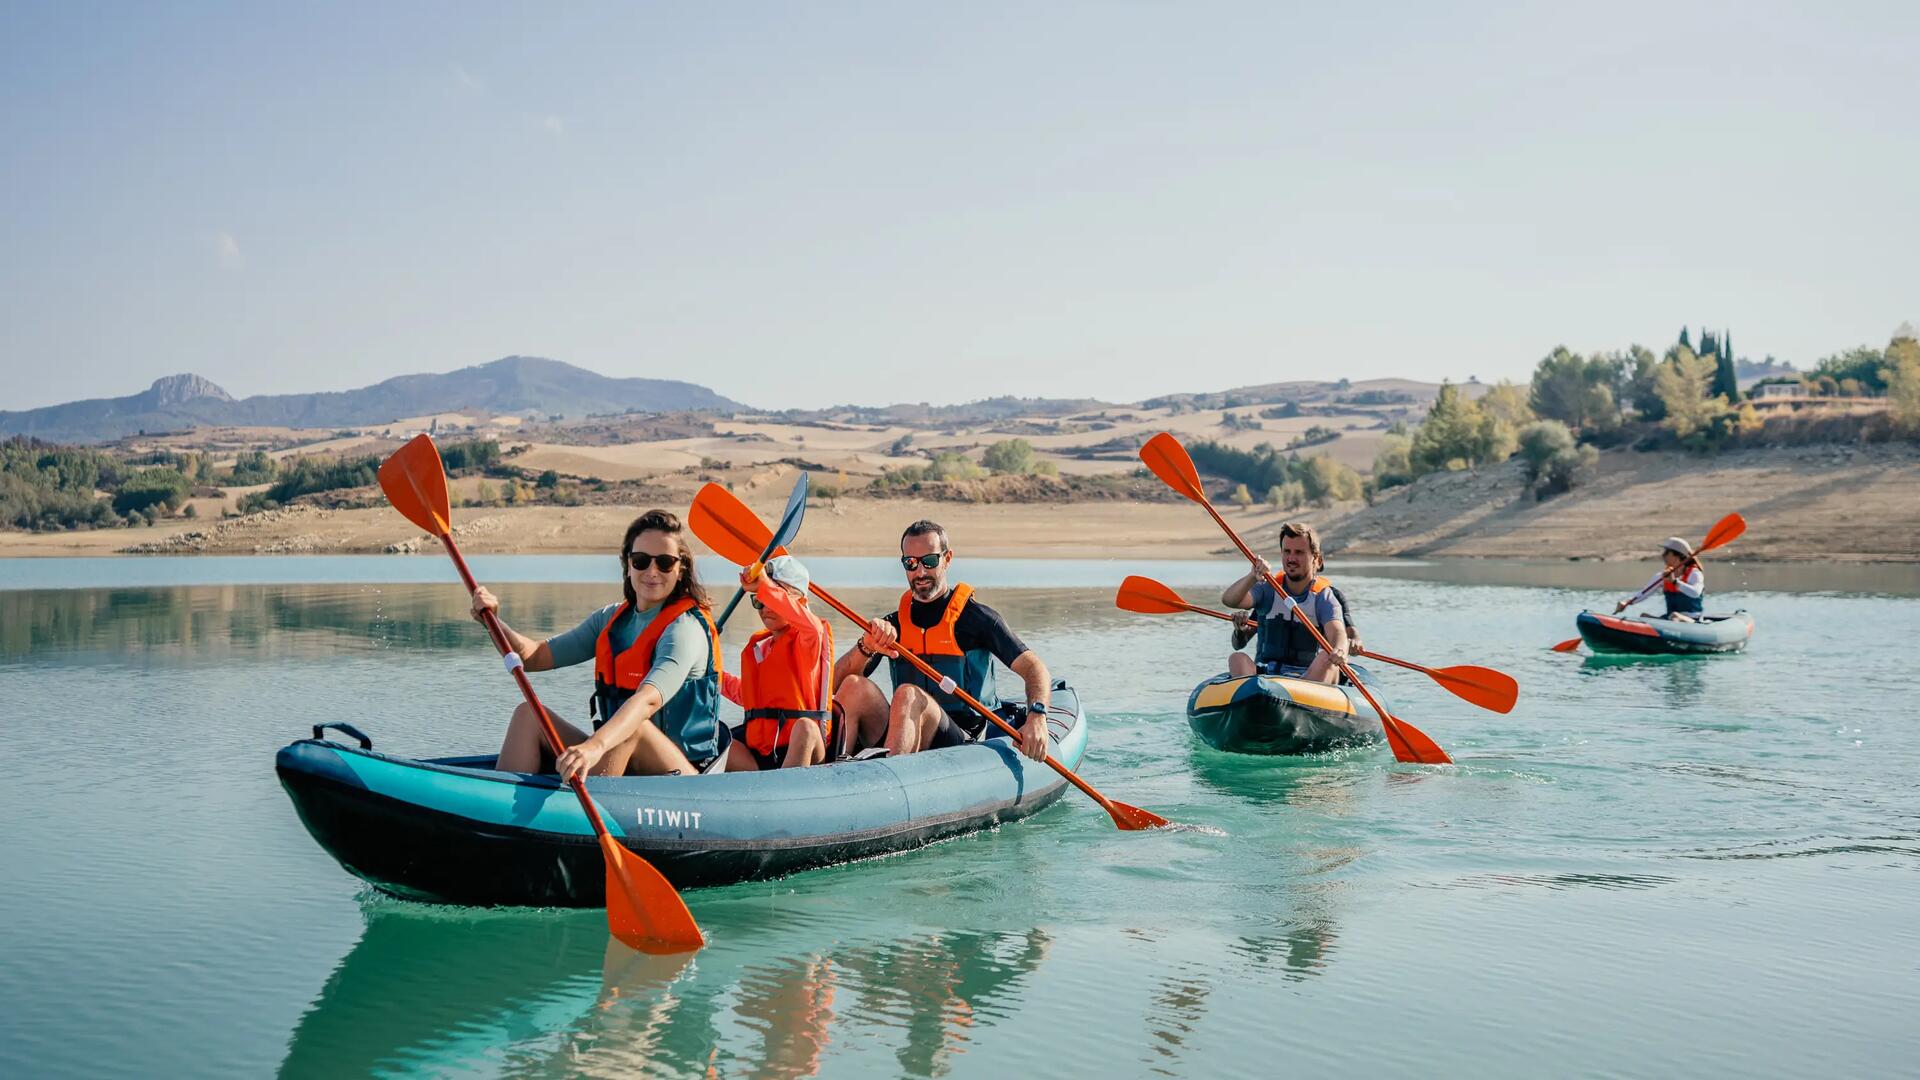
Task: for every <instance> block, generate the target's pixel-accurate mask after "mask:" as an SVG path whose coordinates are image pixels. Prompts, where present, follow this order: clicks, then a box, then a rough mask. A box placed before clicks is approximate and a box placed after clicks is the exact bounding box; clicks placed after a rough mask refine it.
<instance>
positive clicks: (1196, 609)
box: [1180, 604, 1440, 679]
mask: <svg viewBox="0 0 1920 1080" xmlns="http://www.w3.org/2000/svg"><path fill="white" fill-rule="evenodd" d="M1180 606H1181V607H1182V608H1183V609H1185V610H1187V611H1191V612H1193V613H1194V614H1195V615H1206V616H1208V617H1210V618H1215V619H1222V620H1224V621H1226V622H1233V621H1234V618H1233V616H1232V615H1229V614H1228V613H1226V612H1224V611H1215V610H1213V609H1212V608H1204V607H1200V606H1199V605H1197V604H1181V605H1180ZM1353 655H1355V656H1364V657H1366V658H1367V659H1369V660H1378V661H1380V662H1381V663H1383V664H1392V665H1394V666H1395V667H1403V668H1406V669H1407V670H1408V671H1417V672H1419V673H1420V674H1422V675H1426V676H1430V677H1432V678H1435V679H1437V678H1439V677H1440V673H1439V672H1437V671H1435V670H1433V669H1432V668H1430V667H1425V666H1423V665H1420V664H1416V663H1414V662H1413V661H1411V660H1396V659H1394V658H1393V657H1391V656H1382V655H1380V654H1379V653H1377V652H1368V651H1367V650H1365V649H1355V650H1353Z"/></svg>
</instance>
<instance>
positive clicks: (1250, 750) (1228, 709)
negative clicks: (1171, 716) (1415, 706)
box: [1187, 675, 1386, 756]
mask: <svg viewBox="0 0 1920 1080" xmlns="http://www.w3.org/2000/svg"><path fill="white" fill-rule="evenodd" d="M1369 689H1373V688H1372V687H1369ZM1375 692H1376V693H1378V691H1375ZM1382 704H1384V702H1382ZM1187 724H1188V726H1190V727H1192V728H1193V733H1194V734H1195V735H1196V736H1198V737H1199V738H1200V741H1201V742H1203V743H1206V744H1207V745H1208V746H1210V747H1212V748H1214V749H1215V750H1223V751H1226V752H1228V753H1233V754H1256V755H1261V756H1282V755H1298V754H1319V753H1325V752H1327V751H1330V750H1339V749H1342V748H1345V747H1350V746H1364V745H1367V744H1369V743H1375V742H1379V741H1381V740H1383V739H1384V738H1385V737H1386V735H1385V732H1383V731H1382V730H1381V728H1380V718H1379V717H1378V716H1376V715H1374V712H1373V709H1372V707H1371V706H1369V705H1368V704H1367V703H1366V699H1364V698H1362V697H1361V696H1360V695H1359V694H1358V693H1356V692H1355V691H1354V690H1352V689H1351V688H1349V687H1345V686H1328V685H1327V684H1325V683H1318V682H1308V681H1306V680H1304V679H1292V678H1287V677H1285V676H1280V675H1244V676H1233V675H1216V676H1214V677H1213V678H1211V679H1208V680H1207V681H1206V682H1203V683H1201V684H1200V685H1199V686H1196V687H1194V688H1193V693H1192V694H1190V695H1188V697H1187Z"/></svg>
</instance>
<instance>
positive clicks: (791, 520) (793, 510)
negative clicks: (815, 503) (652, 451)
mask: <svg viewBox="0 0 1920 1080" xmlns="http://www.w3.org/2000/svg"><path fill="white" fill-rule="evenodd" d="M700 512H701V510H700V504H699V503H698V502H695V503H694V504H693V509H692V510H690V511H688V512H687V517H688V519H689V521H690V522H691V519H692V518H693V517H694V516H695V515H696V514H699V513H700ZM806 516H807V471H806V470H805V469H802V470H800V478H799V479H798V480H795V481H794V482H793V493H792V494H790V495H788V496H787V510H786V513H784V514H781V515H780V527H779V528H777V529H775V530H773V536H772V537H771V538H770V539H769V540H768V541H767V546H766V547H765V548H764V549H762V550H761V552H760V558H759V560H758V562H763V563H764V562H766V561H767V560H768V559H771V558H773V557H774V556H775V555H776V554H778V553H779V551H780V549H781V548H783V547H786V546H787V545H788V544H791V543H793V538H794V537H796V536H798V535H800V519H802V518H804V517H806ZM688 527H689V528H692V529H693V535H695V536H699V535H700V529H699V527H698V526H695V525H692V524H691V523H689V526H688ZM709 546H711V545H709ZM745 595H747V587H746V586H745V585H742V586H740V587H739V588H737V589H735V590H733V599H731V600H729V601H727V610H725V611H722V612H721V613H720V618H719V619H718V620H717V621H716V622H715V623H714V624H713V631H714V633H716V634H717V633H719V632H720V631H722V630H725V629H726V628H727V620H728V619H729V618H731V617H732V616H733V609H734V608H737V607H739V606H740V598H741V597H743V596H745Z"/></svg>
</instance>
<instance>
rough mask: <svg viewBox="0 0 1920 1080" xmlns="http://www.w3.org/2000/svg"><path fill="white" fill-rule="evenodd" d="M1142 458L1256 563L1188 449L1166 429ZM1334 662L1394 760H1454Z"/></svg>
mask: <svg viewBox="0 0 1920 1080" xmlns="http://www.w3.org/2000/svg"><path fill="white" fill-rule="evenodd" d="M1140 460H1141V461H1142V462H1144V463H1145V464H1146V466H1147V468H1148V469H1150V470H1152V472H1153V475H1155V476H1158V477H1159V478H1160V479H1161V480H1162V481H1163V482H1164V483H1165V484H1166V485H1167V486H1168V487H1170V488H1172V489H1173V490H1175V491H1177V492H1179V493H1180V494H1182V495H1185V496H1186V497H1187V498H1188V499H1190V500H1192V501H1193V502H1196V503H1199V504H1200V506H1201V508H1202V509H1204V510H1206V512H1207V514H1208V515H1209V516H1211V517H1212V518H1213V521H1214V524H1216V525H1218V526H1220V531H1222V532H1224V533H1226V534H1227V539H1229V540H1231V541H1233V546H1234V547H1237V548H1239V549H1240V554H1242V555H1244V556H1246V559H1247V562H1249V563H1252V562H1253V549H1251V548H1249V547H1247V545H1246V542H1245V541H1243V540H1241V539H1240V534H1239V533H1236V532H1234V531H1233V526H1231V525H1229V524H1227V521H1226V519H1225V518H1223V517H1221V516H1220V511H1218V510H1215V509H1214V508H1213V503H1212V502H1211V501H1209V500H1208V499H1207V492H1206V489H1205V488H1203V487H1201V486H1200V470H1198V469H1196V468H1194V467H1193V459H1192V458H1191V457H1188V456H1187V448H1186V447H1184V446H1181V445H1180V440H1179V439H1176V438H1174V437H1173V436H1172V435H1170V434H1168V433H1167V432H1164V431H1163V432H1161V433H1160V434H1158V435H1155V436H1154V437H1153V438H1151V439H1148V440H1147V443H1146V445H1145V446H1142V447H1141V448H1140ZM1267 584H1269V585H1271V586H1273V590H1274V591H1275V592H1277V593H1279V594H1280V595H1282V596H1285V595H1286V589H1285V588H1284V587H1282V586H1281V584H1280V579H1279V578H1277V577H1274V576H1273V575H1271V574H1269V575H1267ZM1296 615H1298V616H1300V625H1302V626H1304V627H1306V628H1307V629H1308V631H1310V632H1311V633H1312V634H1313V639H1314V640H1315V641H1316V642H1318V643H1319V644H1320V648H1322V649H1323V650H1325V651H1326V653H1327V655H1328V656H1334V652H1333V646H1332V645H1329V644H1328V643H1327V639H1326V636H1325V635H1323V634H1321V632H1320V628H1319V627H1317V626H1315V625H1313V620H1312V619H1309V618H1306V617H1304V613H1296ZM1334 663H1335V664H1337V665H1338V666H1339V668H1340V673H1341V674H1342V675H1345V676H1346V677H1347V681H1348V682H1351V683H1352V684H1353V688H1354V689H1356V690H1358V691H1360V696H1361V697H1363V698H1366V699H1367V704H1368V705H1371V706H1373V711H1374V712H1376V713H1378V714H1379V716H1380V726H1381V728H1382V729H1384V730H1385V731H1386V733H1387V745H1388V746H1389V747H1391V748H1392V749H1393V757H1394V760H1396V761H1411V762H1417V763H1419V764H1421V765H1451V764H1452V763H1453V759H1452V758H1450V757H1448V756H1447V752H1446V751H1445V750H1442V749H1440V744H1439V743H1436V742H1434V741H1433V740H1432V739H1430V738H1428V737H1427V734H1426V732H1423V731H1421V730H1420V729H1419V728H1417V727H1414V726H1413V725H1412V724H1409V723H1407V722H1406V721H1404V720H1401V719H1398V718H1397V717H1394V716H1392V715H1390V714H1389V713H1388V712H1387V710H1386V709H1385V708H1384V707H1383V706H1382V705H1381V704H1380V702H1379V701H1378V700H1377V699H1376V698H1375V697H1374V696H1373V691H1371V690H1368V689H1367V688H1366V685H1365V684H1364V683H1362V682H1361V681H1360V679H1359V678H1358V677H1357V676H1355V675H1354V673H1353V668H1351V667H1349V666H1347V662H1346V661H1345V660H1342V659H1340V658H1338V657H1334Z"/></svg>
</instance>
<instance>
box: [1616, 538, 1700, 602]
mask: <svg viewBox="0 0 1920 1080" xmlns="http://www.w3.org/2000/svg"><path fill="white" fill-rule="evenodd" d="M1660 558H1661V561H1662V562H1664V563H1665V564H1666V565H1664V566H1663V567H1661V569H1660V572H1659V573H1657V574H1655V575H1653V580H1652V581H1649V582H1647V585H1646V588H1643V589H1641V590H1640V591H1639V592H1637V593H1635V594H1633V595H1632V596H1630V597H1628V598H1626V599H1625V600H1622V601H1620V602H1619V603H1618V604H1615V605H1614V606H1613V613H1614V614H1615V615H1618V614H1620V613H1621V612H1623V611H1625V610H1627V609H1628V608H1630V607H1632V606H1633V605H1635V604H1637V603H1639V602H1640V601H1642V600H1645V599H1646V598H1647V597H1649V596H1651V595H1653V590H1655V589H1659V590H1661V591H1662V592H1664V593H1665V594H1666V599H1667V618H1669V619H1672V620H1673V621H1675V622H1698V621H1699V619H1700V613H1701V612H1703V611H1705V610H1706V597H1707V575H1706V574H1705V573H1704V572H1703V571H1702V570H1701V569H1700V557H1699V556H1698V555H1695V554H1694V551H1693V545H1692V544H1689V543H1687V542H1686V541H1685V540H1682V539H1681V538H1680V537H1678V536H1669V537H1667V542H1666V543H1664V544H1662V545H1660Z"/></svg>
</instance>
